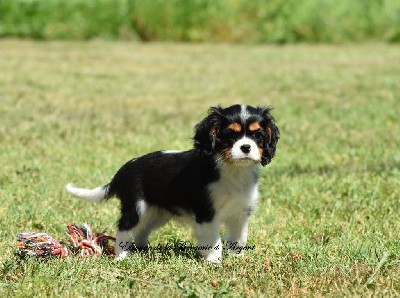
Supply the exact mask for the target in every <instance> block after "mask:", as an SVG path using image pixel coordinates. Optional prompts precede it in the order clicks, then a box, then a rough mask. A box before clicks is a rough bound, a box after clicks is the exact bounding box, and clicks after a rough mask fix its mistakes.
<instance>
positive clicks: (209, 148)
mask: <svg viewBox="0 0 400 298" xmlns="http://www.w3.org/2000/svg"><path fill="white" fill-rule="evenodd" d="M270 110H271V109H270V108H260V107H257V108H254V107H251V106H247V105H233V106H230V107H228V108H225V109H224V108H222V107H220V106H218V107H212V108H211V109H210V110H209V113H208V116H207V117H206V118H204V119H203V120H202V121H201V122H200V123H198V124H197V125H196V127H195V135H194V138H193V139H194V147H195V148H196V149H198V150H201V151H203V152H205V153H206V154H209V155H219V156H220V157H221V158H222V160H223V161H224V162H228V163H234V164H238V165H245V164H254V163H258V162H260V163H261V164H262V165H263V166H265V165H267V164H269V163H270V162H271V160H272V158H273V157H274V155H275V151H276V144H277V142H278V139H279V129H278V127H277V126H276V125H275V122H274V119H273V117H272V116H271V115H270V113H269V112H270Z"/></svg>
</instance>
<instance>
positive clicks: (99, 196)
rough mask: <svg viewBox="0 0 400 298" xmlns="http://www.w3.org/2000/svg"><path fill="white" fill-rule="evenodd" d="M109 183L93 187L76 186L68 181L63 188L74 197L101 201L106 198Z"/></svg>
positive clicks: (96, 201)
mask: <svg viewBox="0 0 400 298" xmlns="http://www.w3.org/2000/svg"><path fill="white" fill-rule="evenodd" d="M109 186H110V185H109V184H106V185H103V186H99V187H96V188H94V189H85V188H77V187H74V186H72V183H68V184H67V185H66V186H65V188H66V189H67V191H68V192H69V193H70V194H71V195H73V196H74V197H76V198H80V199H84V200H87V201H90V202H95V203H98V202H101V201H102V200H104V199H106V198H108V189H109Z"/></svg>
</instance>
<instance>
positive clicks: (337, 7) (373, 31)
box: [0, 0, 400, 43]
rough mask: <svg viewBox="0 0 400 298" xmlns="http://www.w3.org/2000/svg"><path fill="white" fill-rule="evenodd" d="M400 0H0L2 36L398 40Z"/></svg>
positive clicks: (286, 41)
mask: <svg viewBox="0 0 400 298" xmlns="http://www.w3.org/2000/svg"><path fill="white" fill-rule="evenodd" d="M399 15H400V2H399V1H398V0H380V1H377V0H353V1H347V0H303V1H298V0H269V1H265V0H257V1H247V0H218V1H214V0H168V1H164V0H152V1H149V0H147V1H146V0H68V1H63V0H1V1H0V36H17V37H26V38H35V39H91V38H98V37H100V38H105V39H117V38H119V39H125V40H126V39H141V40H145V41H154V40H162V41H203V42H204V41H223V42H254V41H257V42H269V43H295V42H332V43H340V42H348V41H365V40H375V41H377V40H379V41H388V42H399V41H400V18H399V17H398V16H399Z"/></svg>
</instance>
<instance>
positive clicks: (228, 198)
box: [209, 166, 258, 218]
mask: <svg viewBox="0 0 400 298" xmlns="http://www.w3.org/2000/svg"><path fill="white" fill-rule="evenodd" d="M209 190H210V194H211V197H212V200H213V203H214V207H215V209H216V211H217V212H218V213H219V215H220V216H221V217H222V218H224V217H228V216H231V215H234V214H238V215H239V214H244V213H246V212H248V211H249V209H253V208H254V206H255V203H256V201H257V199H258V188H257V167H256V166H254V167H232V168H230V167H225V168H221V173H220V179H219V180H218V181H216V182H214V183H212V184H211V185H210V186H209Z"/></svg>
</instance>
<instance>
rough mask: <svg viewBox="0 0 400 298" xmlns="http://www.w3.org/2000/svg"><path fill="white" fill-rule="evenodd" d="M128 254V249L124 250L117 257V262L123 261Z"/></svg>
mask: <svg viewBox="0 0 400 298" xmlns="http://www.w3.org/2000/svg"><path fill="white" fill-rule="evenodd" d="M127 255H128V252H127V251H122V252H120V253H119V254H118V255H117V256H116V257H115V261H117V262H119V261H122V260H123V259H125V258H126V257H127Z"/></svg>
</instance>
